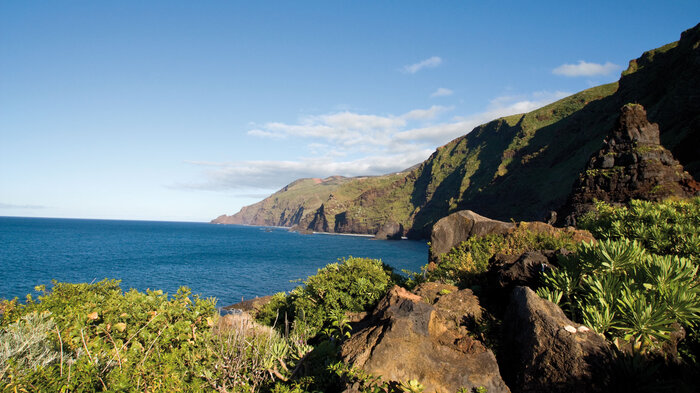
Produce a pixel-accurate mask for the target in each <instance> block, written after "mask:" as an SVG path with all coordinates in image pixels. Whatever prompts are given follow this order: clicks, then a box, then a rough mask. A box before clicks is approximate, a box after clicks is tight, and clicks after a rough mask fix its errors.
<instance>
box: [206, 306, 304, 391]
mask: <svg viewBox="0 0 700 393" xmlns="http://www.w3.org/2000/svg"><path fill="white" fill-rule="evenodd" d="M223 321H225V322H224V323H220V324H219V327H218V328H217V331H216V332H215V333H216V334H214V335H213V336H212V339H211V340H210V341H208V347H207V352H208V353H210V354H211V357H212V363H213V364H212V366H213V367H210V368H207V369H206V370H204V377H205V379H206V380H207V381H208V382H209V385H210V386H211V387H212V388H214V389H215V390H217V391H231V390H233V391H250V392H256V391H258V390H259V389H260V388H261V387H262V386H265V385H270V384H272V383H273V382H275V381H276V380H277V379H282V380H286V379H287V378H288V377H289V376H290V375H291V373H292V370H291V369H292V366H293V363H298V362H299V361H300V360H301V359H302V358H303V357H304V356H305V355H306V353H308V352H309V351H310V350H311V348H310V347H309V346H308V345H306V344H304V343H296V342H295V341H294V340H290V341H287V340H285V339H284V338H282V337H281V336H280V335H279V334H278V333H277V332H276V331H275V330H273V329H271V328H268V327H263V326H261V325H257V324H254V323H252V321H251V320H249V319H247V317H244V316H232V317H225V318H224V319H223Z"/></svg>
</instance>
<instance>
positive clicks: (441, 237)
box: [430, 210, 515, 261]
mask: <svg viewBox="0 0 700 393" xmlns="http://www.w3.org/2000/svg"><path fill="white" fill-rule="evenodd" d="M514 226H515V224H513V223H509V222H503V221H498V220H492V219H490V218H486V217H484V216H480V215H478V214H476V213H474V212H473V211H471V210H461V211H458V212H455V213H452V214H450V215H449V216H447V217H443V218H441V219H440V220H439V221H438V222H436V223H435V225H434V226H433V231H432V233H431V235H430V260H431V261H437V260H438V258H439V256H440V255H442V254H445V253H447V252H449V251H450V250H451V249H452V248H453V247H454V246H456V245H458V244H459V243H461V242H463V241H465V240H467V239H469V238H470V237H472V236H484V235H489V234H492V233H495V234H504V233H507V232H508V231H509V230H510V229H512V228H514Z"/></svg>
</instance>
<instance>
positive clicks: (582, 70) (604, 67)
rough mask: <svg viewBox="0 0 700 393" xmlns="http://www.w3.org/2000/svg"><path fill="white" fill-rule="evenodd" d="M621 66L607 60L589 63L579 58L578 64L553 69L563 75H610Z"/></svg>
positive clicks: (554, 72)
mask: <svg viewBox="0 0 700 393" xmlns="http://www.w3.org/2000/svg"><path fill="white" fill-rule="evenodd" d="M620 68H621V67H620V66H619V65H617V64H613V63H611V62H609V61H608V62H606V63H605V64H598V63H588V62H586V61H583V60H579V62H578V64H562V65H560V66H559V67H557V68H555V69H553V70H552V73H553V74H555V75H563V76H570V77H576V76H598V75H608V74H610V73H611V72H614V71H617V70H619V69H620Z"/></svg>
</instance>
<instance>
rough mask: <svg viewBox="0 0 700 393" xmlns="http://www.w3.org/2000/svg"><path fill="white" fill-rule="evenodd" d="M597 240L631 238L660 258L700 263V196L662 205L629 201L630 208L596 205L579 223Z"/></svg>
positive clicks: (671, 201) (606, 204) (665, 202)
mask: <svg viewBox="0 0 700 393" xmlns="http://www.w3.org/2000/svg"><path fill="white" fill-rule="evenodd" d="M578 224H579V226H580V227H581V228H583V229H587V230H589V231H590V232H591V233H592V234H593V236H594V237H595V238H596V239H631V240H636V241H638V242H640V243H641V244H642V246H643V247H644V248H645V249H647V250H649V251H650V252H653V253H655V254H660V255H678V256H681V257H685V258H689V259H691V260H692V261H694V262H695V263H698V262H700V197H696V198H692V199H687V200H667V201H663V202H649V201H639V200H633V201H630V203H629V206H613V205H610V204H608V203H605V202H596V204H595V210H594V211H592V212H589V213H587V214H585V215H584V216H583V217H581V218H580V219H579V220H578Z"/></svg>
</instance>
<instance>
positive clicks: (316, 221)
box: [308, 205, 329, 232]
mask: <svg viewBox="0 0 700 393" xmlns="http://www.w3.org/2000/svg"><path fill="white" fill-rule="evenodd" d="M308 228H309V229H310V230H312V231H316V232H328V231H329V226H328V219H327V218H326V212H325V206H324V205H321V207H319V208H318V210H317V211H316V213H314V218H313V220H311V223H310V224H309V227H308Z"/></svg>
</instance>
